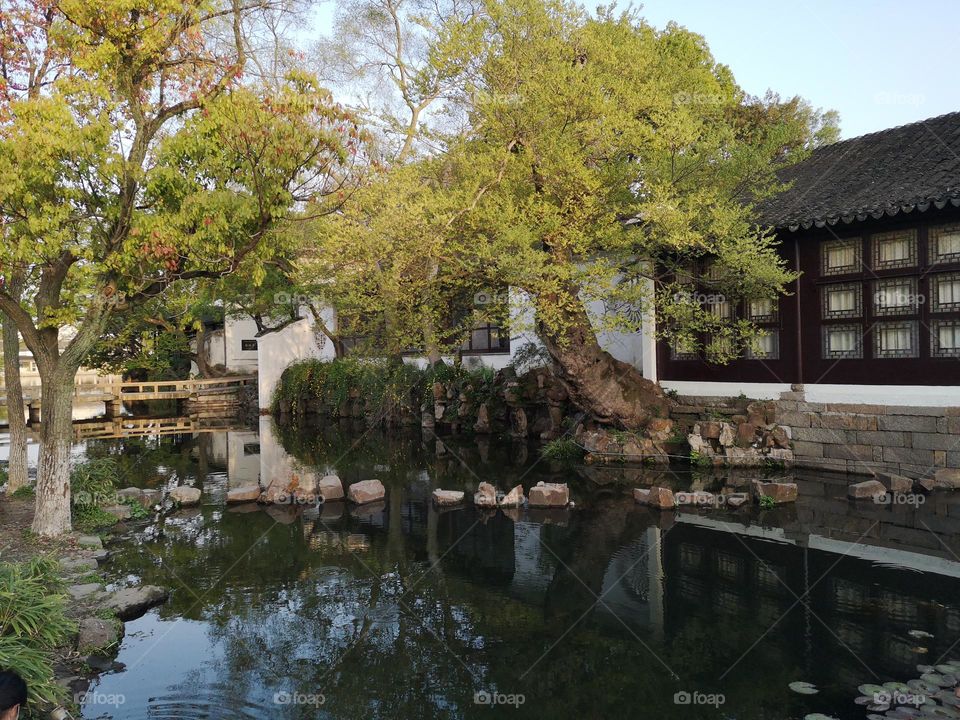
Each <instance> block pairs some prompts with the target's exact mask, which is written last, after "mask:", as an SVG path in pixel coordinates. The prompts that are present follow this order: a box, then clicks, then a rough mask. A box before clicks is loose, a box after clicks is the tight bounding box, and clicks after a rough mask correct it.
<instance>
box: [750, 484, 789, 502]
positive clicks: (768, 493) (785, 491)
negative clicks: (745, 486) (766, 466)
mask: <svg viewBox="0 0 960 720" xmlns="http://www.w3.org/2000/svg"><path fill="white" fill-rule="evenodd" d="M750 486H751V490H752V491H753V497H754V498H755V499H756V500H757V501H758V502H759V501H760V498H762V497H769V498H773V502H775V503H776V504H777V505H780V504H781V503H790V502H796V500H797V494H798V491H797V484H796V483H785V482H763V481H762V480H754V481H753V482H752V483H751V484H750Z"/></svg>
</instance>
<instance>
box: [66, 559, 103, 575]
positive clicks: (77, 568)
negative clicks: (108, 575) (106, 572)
mask: <svg viewBox="0 0 960 720" xmlns="http://www.w3.org/2000/svg"><path fill="white" fill-rule="evenodd" d="M97 567H99V565H98V563H97V561H96V560H94V559H93V558H86V557H78V558H61V560H60V569H61V570H62V571H63V572H64V573H67V574H70V573H85V572H90V571H91V570H96V569H97Z"/></svg>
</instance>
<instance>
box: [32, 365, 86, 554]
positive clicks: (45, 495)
mask: <svg viewBox="0 0 960 720" xmlns="http://www.w3.org/2000/svg"><path fill="white" fill-rule="evenodd" d="M75 375H76V368H70V367H67V366H65V365H64V364H62V363H61V364H58V367H57V369H56V370H55V371H54V372H52V373H49V372H48V373H43V374H42V375H41V378H40V382H41V384H42V386H43V387H42V391H41V394H40V398H41V399H40V422H41V429H40V460H39V462H38V464H37V488H36V496H37V500H36V512H35V514H34V517H33V531H34V532H35V533H36V534H37V535H41V536H44V537H56V536H59V535H63V534H64V533H68V532H70V449H71V445H72V444H73V382H74V376H75Z"/></svg>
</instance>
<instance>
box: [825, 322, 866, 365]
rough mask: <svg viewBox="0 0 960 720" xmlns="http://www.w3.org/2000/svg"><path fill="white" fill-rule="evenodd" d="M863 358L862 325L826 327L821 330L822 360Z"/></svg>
mask: <svg viewBox="0 0 960 720" xmlns="http://www.w3.org/2000/svg"><path fill="white" fill-rule="evenodd" d="M862 357H863V326H862V325H859V324H858V325H826V326H824V328H823V358H824V359H825V360H836V359H844V358H862Z"/></svg>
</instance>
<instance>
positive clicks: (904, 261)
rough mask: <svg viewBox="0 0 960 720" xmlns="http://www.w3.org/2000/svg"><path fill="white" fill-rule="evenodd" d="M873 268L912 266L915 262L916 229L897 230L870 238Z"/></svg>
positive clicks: (885, 268)
mask: <svg viewBox="0 0 960 720" xmlns="http://www.w3.org/2000/svg"><path fill="white" fill-rule="evenodd" d="M871 241H872V243H873V267H874V269H875V270H888V269H890V268H902V267H913V266H915V265H916V264H917V231H916V230H899V231H897V232H889V233H880V234H878V235H874V236H873V237H872V238H871Z"/></svg>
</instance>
